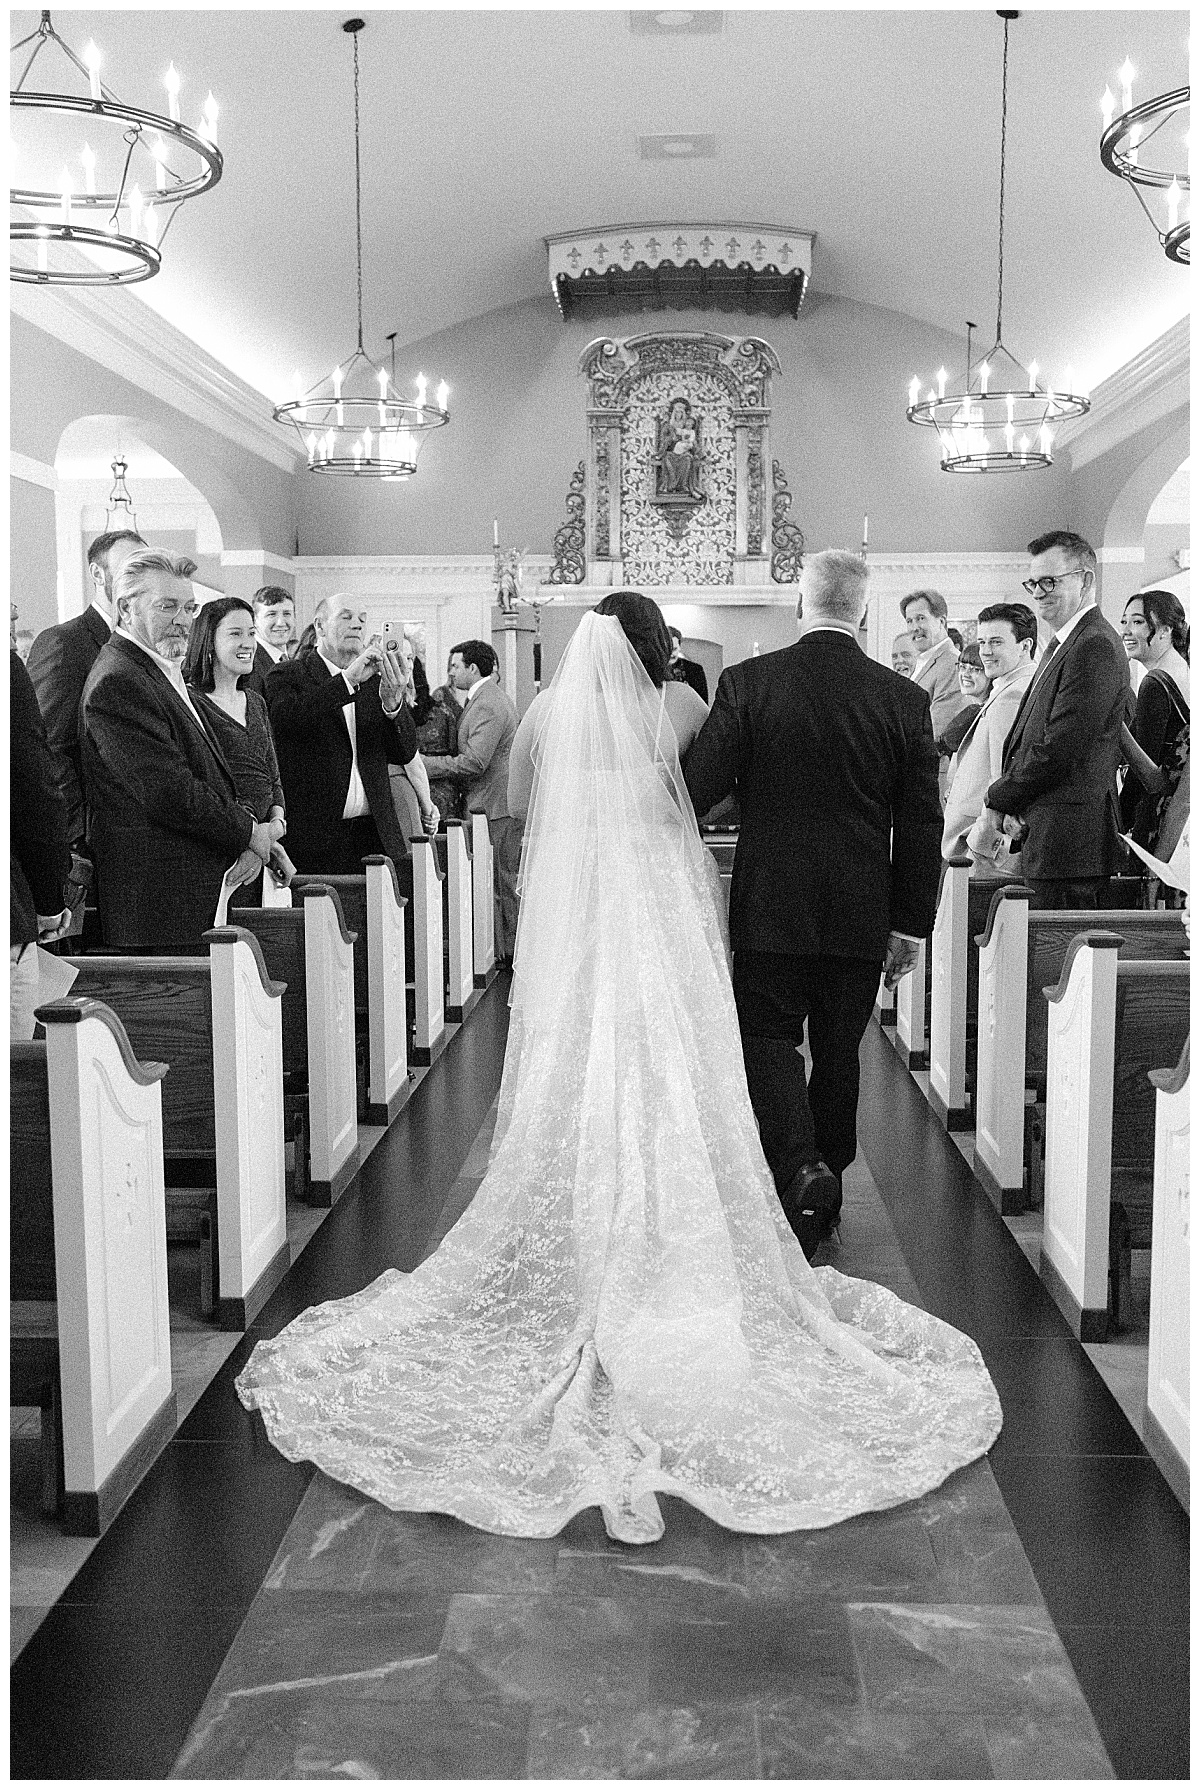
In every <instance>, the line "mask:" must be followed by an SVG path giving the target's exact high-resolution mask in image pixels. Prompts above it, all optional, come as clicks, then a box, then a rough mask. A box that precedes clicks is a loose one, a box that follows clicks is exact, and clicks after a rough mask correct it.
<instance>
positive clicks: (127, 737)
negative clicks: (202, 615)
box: [83, 634, 254, 952]
mask: <svg viewBox="0 0 1200 1790" xmlns="http://www.w3.org/2000/svg"><path fill="white" fill-rule="evenodd" d="M83 786H84V793H85V795H86V797H87V805H88V820H89V832H88V842H89V844H90V846H91V848H92V852H93V854H94V856H95V859H96V869H97V878H96V884H97V893H98V898H99V907H100V927H101V931H102V933H103V936H104V942H105V944H106V945H107V946H109V947H111V948H113V949H124V948H129V947H132V946H141V947H143V948H144V947H150V948H151V949H154V950H159V951H184V952H196V951H199V950H200V949H201V948H202V947H201V944H200V935H201V933H202V932H205V931H206V930H207V929H208V928H209V927H210V926H211V925H212V923H213V916H214V914H215V912H216V906H217V898H218V896H219V895H220V892H221V879H222V877H223V876H224V874H225V872H226V870H227V869H228V868H229V866H230V865H231V864H232V863H233V861H234V859H235V858H236V857H237V856H238V853H239V852H241V851H243V850H244V849H245V847H246V846H247V845H248V844H249V843H250V834H251V830H252V828H253V824H254V823H253V817H252V816H251V815H250V813H249V812H248V810H247V809H245V808H243V807H242V806H241V804H240V803H239V801H238V799H237V789H236V786H235V784H234V780H233V773H232V772H231V771H230V769H229V766H228V765H227V764H226V762H225V759H224V757H223V756H222V754H221V752H220V751H219V750H218V748H217V746H216V745H215V744H214V742H213V740H212V739H211V737H210V736H209V734H208V733H207V732H206V731H205V729H204V727H203V726H202V725H201V724H200V723H199V722H197V721H196V720H195V719H194V718H193V715H192V711H191V709H190V708H189V706H188V704H187V703H186V702H185V701H184V700H183V698H182V697H181V696H179V695H178V694H177V693H176V691H175V690H174V688H173V687H172V685H171V682H170V680H169V679H168V678H167V677H166V676H165V674H164V673H163V672H161V671H160V670H159V668H158V666H157V665H155V664H154V662H153V660H152V659H150V658H149V657H148V655H147V654H146V653H144V652H143V651H142V649H141V648H140V647H138V646H135V645H134V644H133V643H132V641H129V640H124V639H122V638H121V636H120V635H117V634H114V635H113V637H112V639H111V640H110V641H109V642H108V643H107V645H106V646H104V647H103V649H102V650H101V652H100V656H99V657H98V659H97V660H96V663H95V664H94V665H93V667H92V670H91V674H90V676H89V677H88V681H87V683H86V685H85V686H84V691H83Z"/></svg>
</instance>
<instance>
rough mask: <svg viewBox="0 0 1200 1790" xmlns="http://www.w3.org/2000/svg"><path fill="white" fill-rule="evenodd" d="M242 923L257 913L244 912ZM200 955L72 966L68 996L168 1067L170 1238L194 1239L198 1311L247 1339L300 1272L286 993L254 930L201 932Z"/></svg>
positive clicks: (75, 961)
mask: <svg viewBox="0 0 1200 1790" xmlns="http://www.w3.org/2000/svg"><path fill="white" fill-rule="evenodd" d="M235 911H236V912H238V913H239V914H241V915H246V914H253V913H255V912H257V911H259V910H257V909H254V908H239V909H237V910H235ZM204 940H205V943H206V944H207V945H208V947H209V955H208V957H207V958H204V957H100V956H96V957H72V958H69V959H68V961H69V962H70V963H71V964H72V965H73V966H74V967H75V969H76V970H78V972H79V974H78V976H77V978H76V981H75V983H74V986H73V992H74V993H76V994H79V995H83V996H90V997H91V998H92V999H93V1000H98V1001H104V1002H105V1003H106V1004H107V1005H108V1006H110V1007H112V1008H113V1009H114V1011H115V1012H116V1014H117V1016H118V1018H119V1019H120V1020H121V1023H122V1025H123V1026H124V1027H125V1030H126V1032H127V1033H128V1035H129V1040H130V1043H131V1045H132V1047H133V1049H134V1051H135V1052H136V1053H137V1054H138V1055H139V1056H141V1057H152V1058H154V1059H155V1060H158V1061H165V1062H166V1063H167V1065H168V1067H169V1068H170V1071H171V1073H170V1075H169V1076H168V1077H167V1080H166V1082H165V1084H164V1087H163V1095H162V1114H163V1142H164V1168H165V1173H166V1180H167V1190H166V1213H167V1231H168V1235H169V1237H170V1238H171V1240H172V1241H199V1243H200V1275H201V1310H202V1314H203V1315H204V1316H206V1317H207V1316H210V1315H211V1316H214V1317H215V1320H216V1322H217V1324H218V1325H219V1326H220V1328H221V1329H223V1330H245V1329H247V1328H248V1326H249V1325H250V1324H251V1323H252V1322H253V1320H254V1318H255V1317H256V1315H257V1314H258V1312H259V1311H260V1310H261V1309H262V1307H263V1305H264V1304H265V1303H266V1301H267V1299H268V1298H269V1297H270V1295H271V1294H272V1293H273V1292H274V1290H275V1288H276V1286H278V1284H279V1282H280V1280H282V1278H283V1276H284V1274H286V1272H287V1270H288V1268H289V1266H290V1264H291V1254H290V1252H289V1249H288V1241H287V1202H286V1194H285V1185H284V1154H283V1149H284V1144H283V1140H284V1121H283V1049H282V1007H283V1003H282V999H281V997H282V995H283V992H284V990H283V987H282V985H281V984H279V983H276V982H273V981H272V980H271V979H270V977H269V975H268V973H267V966H266V964H265V963H264V962H263V955H262V952H261V951H260V950H259V947H258V944H257V942H256V940H255V939H254V937H253V935H252V934H251V932H250V931H249V930H247V929H245V928H244V927H242V926H223V927H221V928H220V929H219V930H216V931H213V932H206V933H205V934H204Z"/></svg>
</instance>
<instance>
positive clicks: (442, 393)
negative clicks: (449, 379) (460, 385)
mask: <svg viewBox="0 0 1200 1790" xmlns="http://www.w3.org/2000/svg"><path fill="white" fill-rule="evenodd" d="M449 396H450V387H449V386H448V385H447V384H446V381H445V380H444V379H443V380H442V383H441V384H440V385H439V386H438V388H437V407H438V409H439V410H445V408H446V400H447V398H449Z"/></svg>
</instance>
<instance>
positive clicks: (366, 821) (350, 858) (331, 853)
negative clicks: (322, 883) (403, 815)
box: [283, 814, 383, 876]
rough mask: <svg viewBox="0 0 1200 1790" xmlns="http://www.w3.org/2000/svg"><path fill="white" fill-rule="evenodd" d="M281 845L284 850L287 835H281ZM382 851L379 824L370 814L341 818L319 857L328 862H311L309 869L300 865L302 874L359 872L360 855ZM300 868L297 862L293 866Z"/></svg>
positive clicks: (325, 874)
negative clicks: (325, 848)
mask: <svg viewBox="0 0 1200 1790" xmlns="http://www.w3.org/2000/svg"><path fill="white" fill-rule="evenodd" d="M283 849H284V851H286V850H287V835H286V834H285V835H284V839H283ZM382 853H383V841H382V840H381V839H380V837H379V828H378V827H377V826H376V825H375V821H374V819H373V817H372V816H371V815H369V814H364V815H361V816H360V817H359V819H357V820H344V821H343V822H342V823H341V825H340V826H339V828H338V830H337V836H336V839H335V840H333V841H331V844H330V848H329V850H328V851H326V852H324V853H323V854H322V858H323V859H325V858H328V860H329V862H328V863H325V862H322V863H320V864H314V865H313V867H312V869H311V870H310V869H309V868H308V866H307V864H306V865H305V866H304V874H305V875H306V876H362V874H363V862H362V861H363V859H364V858H377V857H379V856H381V854H382ZM296 868H297V869H299V868H300V866H299V865H297V866H296Z"/></svg>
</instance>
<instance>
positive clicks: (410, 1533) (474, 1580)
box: [363, 1506, 558, 1596]
mask: <svg viewBox="0 0 1200 1790" xmlns="http://www.w3.org/2000/svg"><path fill="white" fill-rule="evenodd" d="M372 1527H373V1533H374V1536H375V1545H374V1548H373V1550H372V1553H371V1557H370V1560H369V1562H368V1565H367V1569H366V1573H365V1576H364V1579H363V1586H364V1588H365V1589H367V1590H369V1591H373V1592H379V1593H383V1592H386V1591H392V1590H396V1591H403V1592H406V1593H415V1592H418V1591H422V1592H432V1593H435V1594H437V1595H439V1596H440V1595H446V1596H452V1595H454V1594H456V1593H458V1592H464V1593H469V1594H476V1595H479V1596H489V1595H494V1596H500V1595H504V1594H512V1595H518V1594H521V1595H526V1596H528V1595H531V1594H534V1593H537V1592H548V1591H550V1590H551V1589H552V1588H553V1586H554V1564H555V1558H556V1555H557V1553H558V1542H557V1539H556V1538H554V1537H550V1538H548V1539H546V1540H535V1539H529V1538H525V1537H518V1536H507V1535H489V1534H487V1533H486V1532H485V1531H484V1530H482V1529H472V1528H471V1527H470V1526H469V1525H468V1524H466V1523H460V1522H459V1521H458V1520H457V1518H456V1517H448V1516H442V1515H440V1514H437V1513H432V1512H431V1513H425V1512H421V1511H391V1510H383V1509H382V1508H381V1507H380V1506H375V1508H374V1514H373V1518H372Z"/></svg>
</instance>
